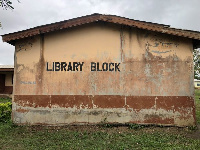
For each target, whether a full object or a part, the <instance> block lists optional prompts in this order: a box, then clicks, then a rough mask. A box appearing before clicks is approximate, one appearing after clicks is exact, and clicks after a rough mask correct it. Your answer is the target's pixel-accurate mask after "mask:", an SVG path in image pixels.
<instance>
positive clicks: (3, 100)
mask: <svg viewBox="0 0 200 150" xmlns="http://www.w3.org/2000/svg"><path fill="white" fill-rule="evenodd" d="M7 102H12V99H11V98H0V103H7Z"/></svg>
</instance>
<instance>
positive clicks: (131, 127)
mask: <svg viewBox="0 0 200 150" xmlns="http://www.w3.org/2000/svg"><path fill="white" fill-rule="evenodd" d="M126 125H127V126H128V128H129V129H142V128H144V127H145V125H140V124H134V123H128V124H126Z"/></svg>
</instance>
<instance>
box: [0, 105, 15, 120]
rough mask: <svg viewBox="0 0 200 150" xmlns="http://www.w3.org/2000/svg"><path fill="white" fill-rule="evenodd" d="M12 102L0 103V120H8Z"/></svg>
mask: <svg viewBox="0 0 200 150" xmlns="http://www.w3.org/2000/svg"><path fill="white" fill-rule="evenodd" d="M11 112H12V103H11V102H7V103H0V122H8V121H10V118H11Z"/></svg>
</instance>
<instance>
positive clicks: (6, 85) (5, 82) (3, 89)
mask: <svg viewBox="0 0 200 150" xmlns="http://www.w3.org/2000/svg"><path fill="white" fill-rule="evenodd" d="M13 74H14V67H13V66H11V65H0V97H4V96H5V95H7V96H9V95H10V94H12V92H13Z"/></svg>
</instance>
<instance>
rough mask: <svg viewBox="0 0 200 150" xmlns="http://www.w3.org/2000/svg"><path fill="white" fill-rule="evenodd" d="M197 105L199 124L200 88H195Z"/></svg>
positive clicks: (198, 120) (199, 120)
mask: <svg viewBox="0 0 200 150" xmlns="http://www.w3.org/2000/svg"><path fill="white" fill-rule="evenodd" d="M195 106H196V119H197V124H200V90H199V89H196V90H195Z"/></svg>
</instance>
